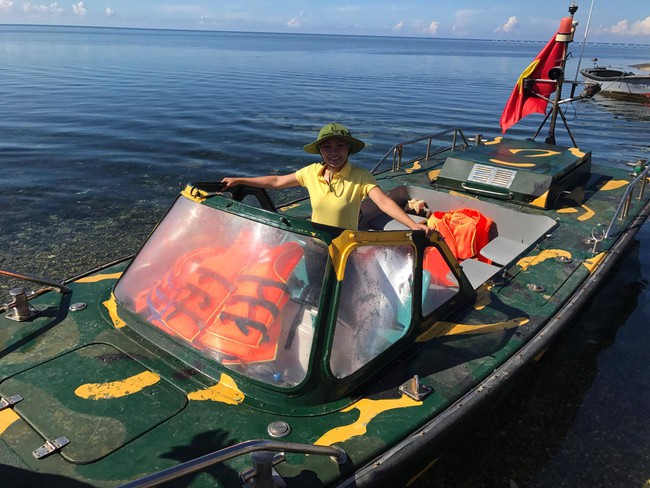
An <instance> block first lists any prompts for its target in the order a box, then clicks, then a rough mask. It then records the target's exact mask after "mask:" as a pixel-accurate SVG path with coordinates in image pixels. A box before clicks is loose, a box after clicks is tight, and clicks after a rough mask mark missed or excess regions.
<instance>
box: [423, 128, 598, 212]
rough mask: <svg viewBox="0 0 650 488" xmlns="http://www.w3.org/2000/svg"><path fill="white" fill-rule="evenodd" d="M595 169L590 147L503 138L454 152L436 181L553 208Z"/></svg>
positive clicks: (449, 186)
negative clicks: (563, 193) (580, 147)
mask: <svg viewBox="0 0 650 488" xmlns="http://www.w3.org/2000/svg"><path fill="white" fill-rule="evenodd" d="M590 173H591V152H590V151H582V150H580V149H578V148H577V147H560V146H554V145H550V144H543V143H539V142H535V141H532V140H514V139H505V138H502V137H497V138H496V139H495V140H494V141H491V142H490V141H489V142H486V143H484V144H481V145H478V146H473V147H470V148H468V149H467V150H465V151H454V153H453V154H452V155H450V156H448V157H447V159H446V161H445V163H444V165H443V166H442V169H441V170H440V173H439V175H438V177H437V179H436V180H435V183H436V184H437V185H440V186H442V187H446V188H450V189H453V190H460V191H463V192H467V193H470V194H474V195H481V196H488V197H492V198H498V199H502V200H512V201H514V202H517V203H523V204H526V205H531V206H533V207H540V208H544V209H548V208H553V206H554V205H555V202H556V201H557V199H558V197H559V196H560V195H561V194H562V192H565V191H570V190H571V189H572V188H573V187H574V186H575V185H576V184H577V183H579V182H581V181H584V180H585V179H587V178H588V177H589V175H590Z"/></svg>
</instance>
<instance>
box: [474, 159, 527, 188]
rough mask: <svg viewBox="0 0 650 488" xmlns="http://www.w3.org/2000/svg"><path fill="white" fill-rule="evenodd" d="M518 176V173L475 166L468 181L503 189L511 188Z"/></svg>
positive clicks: (483, 165) (491, 167)
mask: <svg viewBox="0 0 650 488" xmlns="http://www.w3.org/2000/svg"><path fill="white" fill-rule="evenodd" d="M516 175H517V172H516V171H512V170H509V169H505V168H497V167H494V166H487V165H485V164H475V165H474V167H473V168H472V171H471V173H470V174H469V177H468V178H467V181H474V182H476V183H483V184H485V185H492V186H499V187H501V188H510V185H512V182H513V181H514V179H515V176H516Z"/></svg>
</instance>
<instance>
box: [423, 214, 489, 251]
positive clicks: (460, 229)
mask: <svg viewBox="0 0 650 488" xmlns="http://www.w3.org/2000/svg"><path fill="white" fill-rule="evenodd" d="M427 225H428V226H429V227H431V228H432V229H435V230H437V231H438V232H440V235H442V237H443V238H444V239H445V242H446V243H447V246H449V249H450V250H451V252H452V254H453V255H454V256H455V257H456V259H458V260H459V261H462V260H463V259H467V258H474V257H477V258H478V259H479V260H481V261H485V262H489V260H487V259H485V258H484V257H482V256H481V255H480V254H479V252H480V251H481V249H483V247H484V246H485V245H486V244H487V243H488V242H489V240H490V227H491V226H492V219H490V218H488V217H486V216H485V215H483V214H482V213H481V212H479V211H478V210H474V209H473V208H461V209H458V210H451V211H450V212H433V214H432V215H431V217H429V220H428V221H427Z"/></svg>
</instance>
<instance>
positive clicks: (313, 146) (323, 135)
mask: <svg viewBox="0 0 650 488" xmlns="http://www.w3.org/2000/svg"><path fill="white" fill-rule="evenodd" d="M331 137H338V138H339V139H343V140H344V141H346V142H348V144H350V154H354V153H358V152H359V151H361V150H362V149H363V148H364V147H365V145H366V144H365V143H364V142H363V141H360V140H359V139H355V138H354V137H352V134H350V131H349V130H348V128H347V127H345V126H343V125H341V124H337V123H335V122H334V123H331V124H327V125H326V126H324V127H323V128H322V129H321V130H320V132H319V133H318V139H316V140H315V141H314V142H312V143H310V144H307V145H306V146H304V149H305V151H307V152H308V153H309V154H318V146H319V145H320V144H322V143H323V142H324V141H325V140H326V139H330V138H331Z"/></svg>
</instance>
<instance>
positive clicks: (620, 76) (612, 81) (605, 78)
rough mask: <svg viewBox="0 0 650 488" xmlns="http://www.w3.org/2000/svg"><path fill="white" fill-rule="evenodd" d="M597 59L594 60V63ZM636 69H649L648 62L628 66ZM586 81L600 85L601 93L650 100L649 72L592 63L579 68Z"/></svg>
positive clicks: (616, 96)
mask: <svg viewBox="0 0 650 488" xmlns="http://www.w3.org/2000/svg"><path fill="white" fill-rule="evenodd" d="M596 61H597V60H596V59H595V60H594V63H595V62H596ZM630 67H631V68H635V69H637V70H642V71H650V63H641V64H635V65H632V66H630ZM580 73H582V76H583V77H584V79H585V80H586V81H592V82H596V83H599V84H600V85H601V93H602V94H603V95H608V96H611V97H614V98H623V99H626V100H638V101H645V102H649V101H650V72H649V73H647V74H645V73H637V72H635V71H625V70H622V69H617V68H612V67H609V66H608V67H605V66H598V65H594V67H592V68H585V69H582V70H580Z"/></svg>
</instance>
